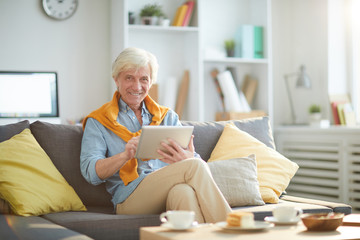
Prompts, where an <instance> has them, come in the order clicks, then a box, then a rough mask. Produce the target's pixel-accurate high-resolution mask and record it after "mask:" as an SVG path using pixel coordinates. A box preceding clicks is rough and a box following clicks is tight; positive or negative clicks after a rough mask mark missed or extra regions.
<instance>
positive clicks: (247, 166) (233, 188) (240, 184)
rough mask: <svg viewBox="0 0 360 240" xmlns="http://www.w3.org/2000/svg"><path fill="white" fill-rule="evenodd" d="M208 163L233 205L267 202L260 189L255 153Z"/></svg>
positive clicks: (225, 195) (262, 203)
mask: <svg viewBox="0 0 360 240" xmlns="http://www.w3.org/2000/svg"><path fill="white" fill-rule="evenodd" d="M208 165H209V168H210V171H211V174H212V175H213V177H214V180H215V182H216V184H217V185H218V187H219V189H220V191H221V192H222V193H223V195H224V197H225V199H226V201H227V202H228V203H229V205H230V206H231V207H236V206H245V205H264V204H265V203H264V201H263V200H262V198H261V194H260V190H259V182H258V180H257V169H256V160H255V155H253V154H252V155H250V156H249V157H244V158H235V159H229V160H226V161H214V162H208Z"/></svg>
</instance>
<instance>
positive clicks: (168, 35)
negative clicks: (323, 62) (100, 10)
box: [111, 0, 273, 121]
mask: <svg viewBox="0 0 360 240" xmlns="http://www.w3.org/2000/svg"><path fill="white" fill-rule="evenodd" d="M184 2H185V0H183V1H179V0H137V1H131V0H112V1H111V11H112V13H111V34H112V37H111V58H112V59H111V61H113V60H114V59H115V58H116V56H117V55H118V53H119V52H120V51H121V50H122V49H123V48H125V47H130V46H135V47H140V48H145V49H147V50H149V51H151V52H153V53H154V54H155V55H156V56H157V58H158V60H159V64H160V69H159V78H158V87H159V89H158V90H159V102H160V103H161V104H163V103H162V102H161V99H162V97H161V95H162V94H164V92H165V91H166V90H163V89H168V90H169V89H171V88H174V87H177V86H178V84H179V83H180V81H181V79H182V76H183V74H184V71H185V70H188V71H189V74H190V88H189V92H188V98H187V101H186V105H185V109H184V112H183V119H184V120H195V121H204V120H215V116H216V112H218V111H220V110H221V103H220V100H219V96H218V95H217V92H216V87H215V84H214V82H213V79H212V77H211V75H210V72H211V70H212V69H213V68H218V69H219V70H222V69H225V68H226V67H234V68H235V69H236V72H237V75H238V84H239V85H240V84H241V81H242V79H243V77H244V76H245V75H246V74H251V75H252V76H253V77H255V78H256V79H257V80H258V82H259V86H258V89H257V94H256V96H255V101H254V104H253V106H252V107H254V109H260V110H263V111H265V112H267V113H268V114H269V116H270V118H272V113H273V110H272V109H273V106H272V105H273V97H272V85H273V84H272V72H271V71H272V70H271V68H272V60H271V0H224V1H220V2H219V1H217V0H196V1H195V2H196V3H195V8H194V12H193V15H192V19H191V21H190V24H189V26H187V27H175V26H171V25H172V22H173V19H174V17H175V14H176V11H177V8H178V7H179V6H180V5H181V4H183V3H184ZM150 3H151V4H152V3H158V4H160V5H162V8H163V11H164V12H165V14H166V15H167V16H168V18H169V19H170V26H166V27H164V26H149V25H141V24H140V18H139V17H138V14H139V12H140V10H141V8H142V7H143V6H144V5H146V4H150ZM128 12H133V13H134V15H135V24H131V25H130V24H129V23H128ZM214 14H216V16H214ZM241 24H253V25H261V26H263V28H264V52H265V53H264V58H262V59H245V58H227V57H224V56H220V57H219V56H211V55H209V54H208V52H209V50H212V49H215V50H217V51H219V52H225V49H224V48H223V42H224V40H225V39H228V38H231V37H232V36H233V35H234V33H235V31H236V29H237V27H239V26H240V25H241ZM174 79H175V80H174Z"/></svg>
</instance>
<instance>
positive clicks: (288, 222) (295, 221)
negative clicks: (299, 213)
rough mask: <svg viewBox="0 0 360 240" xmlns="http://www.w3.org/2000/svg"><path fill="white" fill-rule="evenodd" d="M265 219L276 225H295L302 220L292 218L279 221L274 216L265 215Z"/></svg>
mask: <svg viewBox="0 0 360 240" xmlns="http://www.w3.org/2000/svg"><path fill="white" fill-rule="evenodd" d="M264 220H265V221H266V222H269V223H275V224H276V225H295V224H297V223H298V222H299V221H300V219H292V220H290V221H286V222H284V221H278V220H277V219H276V218H274V217H265V219H264Z"/></svg>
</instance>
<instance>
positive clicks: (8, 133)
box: [0, 120, 30, 142]
mask: <svg viewBox="0 0 360 240" xmlns="http://www.w3.org/2000/svg"><path fill="white" fill-rule="evenodd" d="M25 128H30V123H29V121H28V120H24V121H21V122H18V123H13V124H7V125H0V142H2V141H5V140H8V139H10V138H11V137H12V136H14V135H16V134H19V133H21V132H22V131H23V130H24V129H25Z"/></svg>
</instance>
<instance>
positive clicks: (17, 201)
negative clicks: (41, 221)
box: [0, 128, 86, 216]
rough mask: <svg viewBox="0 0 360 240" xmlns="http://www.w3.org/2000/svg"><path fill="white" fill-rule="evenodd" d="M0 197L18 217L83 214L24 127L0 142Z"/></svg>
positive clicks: (62, 178)
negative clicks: (75, 212)
mask: <svg viewBox="0 0 360 240" xmlns="http://www.w3.org/2000/svg"><path fill="white" fill-rule="evenodd" d="M49 137H51V136H49ZM0 197H1V198H3V199H5V200H6V201H7V202H8V203H9V204H10V207H11V209H12V211H13V212H14V213H15V214H17V215H21V216H32V215H42V214H47V213H53V212H64V211H86V208H85V206H84V205H83V203H82V201H81V200H80V198H79V196H78V195H77V194H76V192H75V191H74V189H73V188H72V187H71V186H70V185H69V184H68V183H67V182H66V180H65V178H64V177H63V176H62V175H61V173H60V172H59V171H58V170H57V169H56V167H55V166H54V164H53V163H52V161H51V160H50V158H49V157H48V155H47V154H46V153H45V151H44V150H43V149H42V148H41V147H40V145H39V144H38V142H37V141H36V139H35V138H34V136H33V135H32V134H31V132H30V129H28V128H27V129H25V130H24V131H22V132H21V133H19V134H17V135H15V136H13V137H12V138H10V139H9V140H7V141H4V142H1V143H0Z"/></svg>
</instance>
